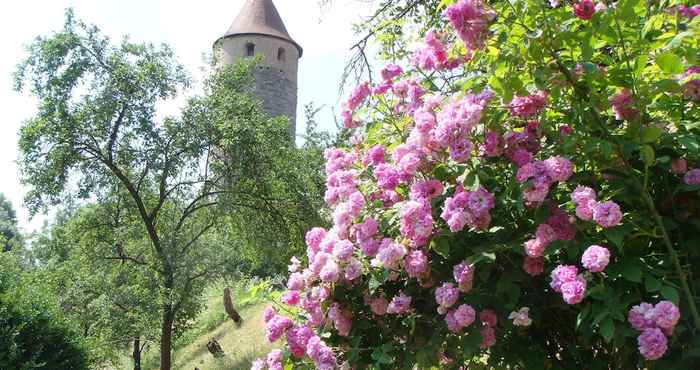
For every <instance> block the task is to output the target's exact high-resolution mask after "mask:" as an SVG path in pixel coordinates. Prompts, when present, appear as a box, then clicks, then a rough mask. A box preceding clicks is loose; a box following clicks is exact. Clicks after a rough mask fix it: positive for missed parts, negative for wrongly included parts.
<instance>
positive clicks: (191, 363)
mask: <svg viewBox="0 0 700 370" xmlns="http://www.w3.org/2000/svg"><path fill="white" fill-rule="evenodd" d="M225 285H226V284H224V283H220V284H214V285H213V286H211V287H209V289H207V292H206V297H207V298H206V299H207V303H206V308H205V309H204V310H203V311H202V312H201V313H200V315H199V316H198V317H197V319H196V321H195V322H194V324H193V326H192V328H191V329H189V330H188V331H187V332H185V333H184V335H183V336H182V337H180V338H178V339H177V340H176V341H175V343H174V351H173V369H175V370H180V369H182V370H194V369H195V368H197V369H199V370H242V369H245V370H248V369H250V365H251V362H252V361H253V360H255V359H256V358H258V357H261V356H264V355H266V354H267V353H268V352H269V351H270V349H272V346H271V345H270V344H269V343H267V341H266V340H265V325H264V323H263V321H262V312H263V310H264V309H265V307H266V306H267V304H268V303H267V302H269V301H270V299H271V297H272V296H277V295H278V294H279V293H276V292H274V291H273V290H272V287H271V285H270V284H269V282H266V281H259V280H257V281H255V280H254V281H245V282H241V283H239V284H234V285H233V286H231V291H232V296H233V302H234V305H235V306H236V309H237V310H238V311H239V313H240V315H241V317H243V324H242V325H241V326H240V327H237V326H236V324H234V323H233V321H231V320H230V319H229V318H228V316H226V313H225V312H224V307H223V295H222V291H223V288H224V286H225ZM211 339H215V340H217V341H218V342H219V344H220V345H221V347H222V349H223V350H224V352H225V356H224V357H222V358H214V356H212V355H211V353H209V351H208V350H207V342H208V341H209V340H211ZM144 360H145V361H144V369H146V370H155V369H157V368H158V352H157V348H156V346H153V347H151V348H149V350H148V352H147V353H146V354H145V356H144ZM125 362H126V363H127V364H129V365H130V364H131V362H130V361H125ZM125 368H126V369H129V367H128V365H127V366H125Z"/></svg>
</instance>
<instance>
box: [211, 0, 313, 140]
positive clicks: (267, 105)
mask: <svg viewBox="0 0 700 370" xmlns="http://www.w3.org/2000/svg"><path fill="white" fill-rule="evenodd" d="M245 1H246V2H245V4H244V5H243V8H242V9H241V11H240V13H239V14H238V16H237V17H236V19H235V20H234V21H233V24H232V25H231V27H230V28H229V30H228V31H227V32H226V34H225V35H224V36H222V37H221V38H220V39H219V40H218V41H217V42H216V44H215V45H216V46H218V47H217V56H218V61H219V63H224V64H231V63H233V62H234V61H236V60H238V59H240V58H252V57H254V56H257V55H261V56H262V57H263V60H262V62H261V63H260V64H259V65H258V67H257V69H256V71H255V73H254V75H255V94H256V95H257V96H258V97H259V98H260V99H261V100H262V102H263V109H264V110H265V112H266V113H268V114H269V115H270V116H272V117H277V116H285V117H288V118H289V131H290V133H291V134H292V137H294V136H295V134H296V116H297V69H298V65H299V58H301V55H302V52H303V50H302V48H301V46H300V45H299V44H297V43H296V42H295V41H294V40H293V39H292V38H291V36H289V33H288V32H287V29H286V27H285V26H284V22H282V17H280V14H279V13H278V12H277V8H275V4H274V3H273V2H272V0H245Z"/></svg>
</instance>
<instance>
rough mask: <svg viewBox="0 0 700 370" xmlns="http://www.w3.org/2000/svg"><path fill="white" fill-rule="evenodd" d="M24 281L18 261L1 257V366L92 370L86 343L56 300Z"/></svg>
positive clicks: (10, 256)
mask: <svg viewBox="0 0 700 370" xmlns="http://www.w3.org/2000/svg"><path fill="white" fill-rule="evenodd" d="M23 278H24V277H23V276H22V274H21V267H20V266H19V263H18V261H17V259H16V258H15V257H14V256H13V255H12V254H9V253H4V254H0V346H1V347H2V349H3V350H2V352H1V353H0V367H1V368H3V369H88V368H89V366H90V357H89V353H88V350H87V346H86V343H85V342H84V341H83V340H82V338H81V337H80V335H79V334H78V333H76V332H75V331H74V330H73V328H72V326H71V325H70V323H69V322H68V321H67V320H66V319H65V318H64V317H63V316H62V315H61V314H60V311H59V310H58V307H57V306H56V304H55V301H54V297H53V296H52V295H50V294H49V293H48V292H47V291H46V290H45V289H42V287H41V286H40V285H33V284H30V283H29V282H27V281H22V279H23Z"/></svg>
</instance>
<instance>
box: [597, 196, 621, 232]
mask: <svg viewBox="0 0 700 370" xmlns="http://www.w3.org/2000/svg"><path fill="white" fill-rule="evenodd" d="M593 219H594V220H595V222H596V223H597V224H598V225H600V226H601V227H604V228H608V227H613V226H617V225H619V224H620V221H622V212H621V211H620V206H618V205H617V203H615V202H613V201H607V202H601V203H597V204H596V205H595V207H593Z"/></svg>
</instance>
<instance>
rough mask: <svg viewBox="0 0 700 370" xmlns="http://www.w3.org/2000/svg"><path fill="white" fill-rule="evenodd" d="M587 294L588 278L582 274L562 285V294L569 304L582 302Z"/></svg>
mask: <svg viewBox="0 0 700 370" xmlns="http://www.w3.org/2000/svg"><path fill="white" fill-rule="evenodd" d="M585 294H586V280H585V279H583V278H582V277H580V276H579V277H577V278H576V279H574V280H572V281H568V282H565V283H563V284H562V285H561V295H562V297H563V298H564V302H566V303H567V304H578V303H581V301H582V300H583V296H584V295H585Z"/></svg>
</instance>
